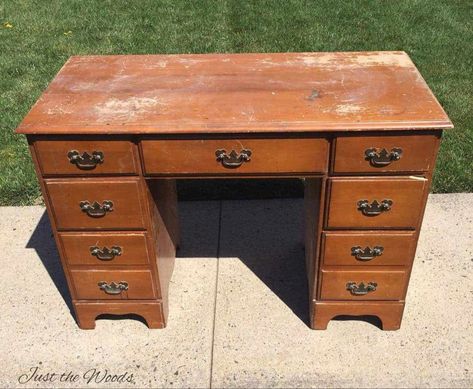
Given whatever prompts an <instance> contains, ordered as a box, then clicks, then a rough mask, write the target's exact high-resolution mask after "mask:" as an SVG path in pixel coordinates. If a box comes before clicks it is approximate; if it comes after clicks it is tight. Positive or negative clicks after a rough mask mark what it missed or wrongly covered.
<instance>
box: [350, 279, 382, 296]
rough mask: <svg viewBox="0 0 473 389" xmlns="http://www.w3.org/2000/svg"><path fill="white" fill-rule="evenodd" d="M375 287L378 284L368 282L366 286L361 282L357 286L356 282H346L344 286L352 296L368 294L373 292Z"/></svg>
mask: <svg viewBox="0 0 473 389" xmlns="http://www.w3.org/2000/svg"><path fill="white" fill-rule="evenodd" d="M377 286H378V284H377V283H376V282H368V285H366V286H365V284H364V283H363V282H361V283H360V284H359V285H357V284H356V282H353V281H350V282H347V285H346V287H347V290H348V291H349V292H350V293H351V294H352V295H354V296H364V295H365V294H368V293H369V292H374V291H375V290H376V287H377Z"/></svg>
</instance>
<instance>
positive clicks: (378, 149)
mask: <svg viewBox="0 0 473 389" xmlns="http://www.w3.org/2000/svg"><path fill="white" fill-rule="evenodd" d="M335 142H336V144H335V161H334V164H333V171H334V173H358V172H360V173H388V172H422V171H428V170H429V169H430V168H431V165H432V163H433V161H434V157H435V152H436V150H437V143H438V137H437V136H435V135H406V136H349V137H339V138H337V139H336V141H335Z"/></svg>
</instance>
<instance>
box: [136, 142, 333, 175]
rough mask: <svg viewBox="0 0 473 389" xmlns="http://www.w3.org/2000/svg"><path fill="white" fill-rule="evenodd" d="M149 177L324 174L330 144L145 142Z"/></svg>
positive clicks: (143, 147)
mask: <svg viewBox="0 0 473 389" xmlns="http://www.w3.org/2000/svg"><path fill="white" fill-rule="evenodd" d="M141 147H142V149H143V159H144V165H145V172H146V174H149V175H153V174H156V175H192V174H209V175H219V174H222V175H223V174H224V175H238V174H258V173H268V174H271V173H322V172H325V171H327V161H328V142H327V140H325V139H319V138H304V139H202V140H170V139H166V140H144V141H142V142H141Z"/></svg>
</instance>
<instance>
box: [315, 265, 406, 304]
mask: <svg viewBox="0 0 473 389" xmlns="http://www.w3.org/2000/svg"><path fill="white" fill-rule="evenodd" d="M348 282H356V284H357V285H359V284H360V283H361V282H363V283H364V284H365V286H366V285H367V284H368V283H369V282H375V283H377V284H378V286H377V288H376V290H375V291H372V292H369V293H368V294H366V295H364V296H354V295H352V294H351V293H350V292H349V291H348V290H347V288H346V285H347V283H348ZM406 282H407V274H406V272H405V271H404V270H393V269H390V270H389V271H385V270H374V269H373V270H371V269H370V270H326V269H322V285H321V292H320V300H402V299H403V298H404V291H405V287H406Z"/></svg>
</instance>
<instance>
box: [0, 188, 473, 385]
mask: <svg viewBox="0 0 473 389" xmlns="http://www.w3.org/2000/svg"><path fill="white" fill-rule="evenodd" d="M472 203H473V194H451V195H431V196H430V198H429V202H428V207H427V211H426V215H425V219H424V225H423V230H422V233H421V238H420V242H419V247H418V250H417V256H416V260H415V265H414V270H413V274H412V278H411V283H410V288H409V292H408V296H407V305H406V309H405V314H404V320H403V324H402V327H401V330H399V331H395V332H383V331H381V330H379V329H378V327H377V326H376V324H377V323H376V321H373V322H368V321H361V320H350V321H347V320H334V321H332V322H331V323H330V324H329V327H328V329H327V330H326V331H312V330H310V329H309V327H308V326H307V321H308V317H307V310H306V309H307V308H306V307H307V290H306V288H307V285H306V281H305V275H304V265H303V262H304V261H303V259H304V252H303V241H302V229H303V225H302V217H301V216H302V212H303V206H302V200H251V201H222V202H219V201H215V202H213V201H209V202H183V203H182V204H180V205H181V208H180V212H181V218H182V225H183V242H182V248H181V250H180V252H179V258H178V259H177V261H176V268H175V273H174V275H173V279H172V285H171V290H170V301H171V306H170V317H169V326H168V327H167V328H166V329H164V330H148V329H147V327H146V326H145V325H144V324H143V323H142V322H140V321H138V320H113V319H110V318H109V319H103V320H98V321H97V328H96V329H95V330H93V331H82V330H80V329H78V327H77V325H76V323H75V320H74V317H73V316H72V315H71V313H70V310H69V308H70V297H69V294H68V292H67V288H66V285H65V279H64V275H63V273H62V270H61V269H60V267H59V264H58V254H57V251H56V248H55V245H54V242H53V240H52V234H51V230H50V226H49V221H48V218H47V216H46V214H45V210H44V208H43V207H3V208H0V226H1V231H2V234H1V237H0V239H1V243H0V245H1V255H0V265H1V272H0V285H1V288H0V302H1V310H0V355H1V376H0V386H2V387H166V388H172V387H176V388H177V387H200V388H205V387H209V386H212V387H215V388H220V387H472V386H473V304H472V298H473V282H472V281H473V272H472V269H473V207H472V206H471V204H472ZM52 374H54V375H52ZM106 374H108V377H109V378H104V377H107V376H106ZM110 377H114V378H113V381H114V382H110V381H109V382H106V381H107V380H110V379H111V378H110Z"/></svg>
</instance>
